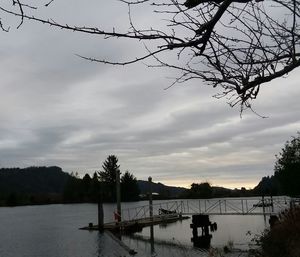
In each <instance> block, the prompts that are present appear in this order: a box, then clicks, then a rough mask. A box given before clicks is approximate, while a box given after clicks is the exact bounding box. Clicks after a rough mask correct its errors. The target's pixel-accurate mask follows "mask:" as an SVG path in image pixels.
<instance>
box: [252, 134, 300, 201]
mask: <svg viewBox="0 0 300 257" xmlns="http://www.w3.org/2000/svg"><path fill="white" fill-rule="evenodd" d="M276 158H277V161H276V163H275V168H274V171H275V172H274V175H273V176H271V177H264V178H262V180H261V182H260V183H259V184H258V185H257V186H256V187H255V188H254V190H253V191H254V193H255V194H265V195H268V194H272V195H279V194H281V195H290V196H298V195H300V135H299V133H298V136H297V137H294V138H292V140H291V141H287V142H286V143H285V145H284V148H282V150H281V152H280V153H279V155H278V156H276Z"/></svg>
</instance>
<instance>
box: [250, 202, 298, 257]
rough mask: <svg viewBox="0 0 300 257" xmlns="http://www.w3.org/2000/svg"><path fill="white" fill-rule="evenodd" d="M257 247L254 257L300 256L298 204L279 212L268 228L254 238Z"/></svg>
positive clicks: (252, 254)
mask: <svg viewBox="0 0 300 257" xmlns="http://www.w3.org/2000/svg"><path fill="white" fill-rule="evenodd" d="M254 240H255V241H256V243H257V245H258V246H259V247H258V249H256V250H253V251H252V252H251V256H254V257H299V256H300V206H295V207H292V208H290V209H288V210H285V211H283V212H282V213H280V214H279V216H278V219H275V220H274V221H273V224H271V226H270V228H269V229H266V230H265V231H264V232H263V233H262V235H260V236H256V237H255V238H254Z"/></svg>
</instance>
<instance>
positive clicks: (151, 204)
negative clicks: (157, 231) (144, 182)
mask: <svg viewBox="0 0 300 257" xmlns="http://www.w3.org/2000/svg"><path fill="white" fill-rule="evenodd" d="M148 182H149V216H150V220H151V226H150V242H151V254H154V229H153V201H152V178H151V177H149V178H148Z"/></svg>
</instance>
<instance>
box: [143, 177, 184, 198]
mask: <svg viewBox="0 0 300 257" xmlns="http://www.w3.org/2000/svg"><path fill="white" fill-rule="evenodd" d="M138 185H139V188H140V191H141V194H144V195H145V194H147V193H148V192H149V182H148V181H145V180H138ZM186 190H187V189H186V188H184V187H175V186H167V185H164V184H162V183H159V182H158V183H154V182H153V183H152V191H153V193H158V194H159V195H161V196H163V197H166V198H176V197H179V196H180V195H181V194H182V193H183V192H184V191H186Z"/></svg>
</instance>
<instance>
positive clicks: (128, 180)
mask: <svg viewBox="0 0 300 257" xmlns="http://www.w3.org/2000/svg"><path fill="white" fill-rule="evenodd" d="M139 194H140V189H139V186H138V183H137V179H136V177H134V176H133V174H131V173H130V172H129V171H126V172H125V173H124V174H123V176H122V177H121V197H122V201H137V200H139Z"/></svg>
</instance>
